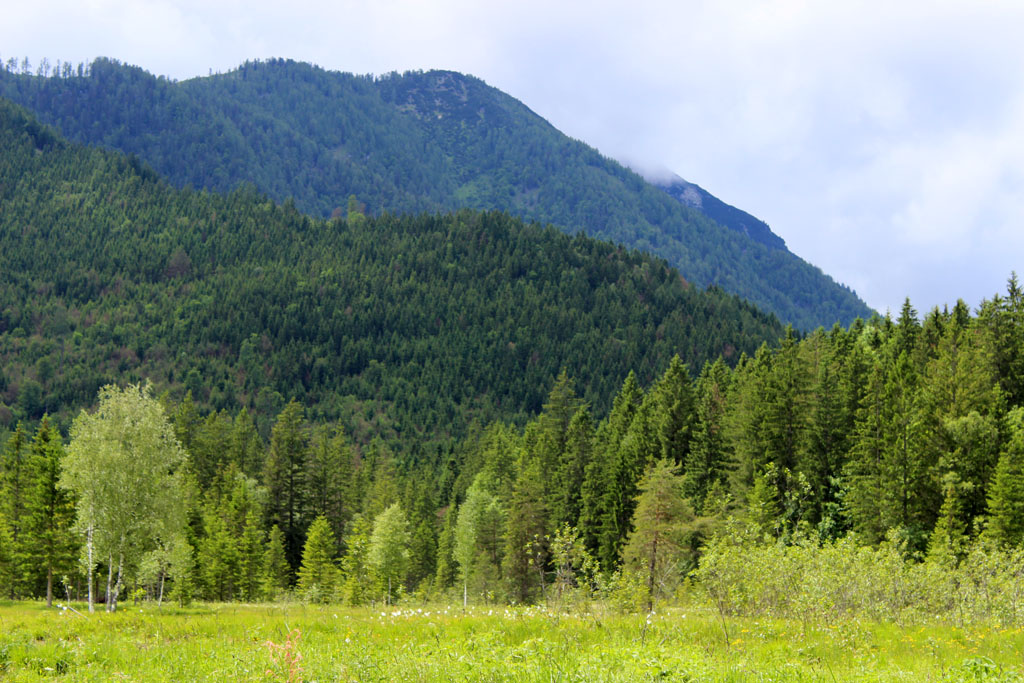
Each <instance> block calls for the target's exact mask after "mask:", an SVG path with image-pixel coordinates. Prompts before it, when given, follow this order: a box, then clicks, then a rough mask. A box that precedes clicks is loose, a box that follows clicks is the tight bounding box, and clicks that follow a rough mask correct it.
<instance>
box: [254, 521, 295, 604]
mask: <svg viewBox="0 0 1024 683" xmlns="http://www.w3.org/2000/svg"><path fill="white" fill-rule="evenodd" d="M290 573H291V567H289V566H288V558H287V556H286V555H285V549H284V534H283V533H282V532H281V529H280V528H279V527H278V526H277V525H276V524H275V525H274V526H273V527H271V529H270V534H269V535H268V536H267V546H266V550H264V552H263V571H262V580H261V584H262V589H263V596H264V597H265V598H266V599H267V600H275V599H276V598H277V597H278V596H279V595H281V593H282V592H284V591H285V590H286V589H287V588H288V576H289V574H290Z"/></svg>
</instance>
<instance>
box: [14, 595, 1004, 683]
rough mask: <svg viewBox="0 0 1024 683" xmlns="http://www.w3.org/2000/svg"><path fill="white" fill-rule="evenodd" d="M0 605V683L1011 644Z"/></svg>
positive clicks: (479, 672)
mask: <svg viewBox="0 0 1024 683" xmlns="http://www.w3.org/2000/svg"><path fill="white" fill-rule="evenodd" d="M75 609H76V610H79V611H78V612H75V611H71V610H66V609H60V608H52V609H46V608H45V607H44V606H43V605H42V604H41V603H26V602H19V603H5V604H0V679H2V680H5V681H8V680H10V681H35V680H51V679H63V680H73V681H117V680H123V681H260V680H266V681H391V680H408V681H448V680H480V681H645V680H681V681H1017V680H1024V675H1022V674H1021V671H1022V670H1024V667H1022V664H1024V662H1022V657H1024V633H1022V630H1021V629H1019V628H1018V629H1013V630H1000V629H996V628H968V629H962V628H955V627H953V626H949V625H942V624H935V625H925V626H921V625H915V626H907V627H900V626H897V625H893V624H879V623H867V622H859V621H849V622H845V623H837V624H832V625H804V624H801V623H799V622H796V621H787V620H775V619H747V618H727V619H726V620H724V621H723V620H722V619H721V618H719V616H718V615H717V614H716V613H713V612H711V611H705V610H703V609H701V608H694V609H685V608H674V609H671V610H669V611H665V612H661V613H654V614H653V615H650V616H636V615H632V616H624V615H621V614H617V613H612V612H603V611H602V610H601V609H600V608H599V607H598V608H595V609H593V610H591V611H588V612H581V613H570V614H566V613H556V612H552V611H548V610H546V609H544V608H539V607H526V608H519V607H517V608H505V607H497V606H496V607H493V608H488V607H480V606H477V607H471V608H469V609H468V610H466V611H463V610H462V609H461V608H455V607H437V606H430V607H427V606H423V607H408V606H405V607H402V608H388V609H385V610H381V609H369V608H361V609H352V608H341V607H332V606H317V607H312V606H303V605H286V606H281V605H278V606H255V605H235V604H224V605H205V606H194V607H191V608H187V609H179V608H176V607H167V606H165V607H164V608H163V609H157V608H155V607H152V606H151V605H149V604H147V605H145V606H144V607H135V606H133V605H131V604H128V605H126V606H125V607H124V608H123V610H121V611H118V612H116V613H113V614H107V613H100V612H97V613H94V614H86V613H84V611H82V610H84V606H82V605H76V606H75Z"/></svg>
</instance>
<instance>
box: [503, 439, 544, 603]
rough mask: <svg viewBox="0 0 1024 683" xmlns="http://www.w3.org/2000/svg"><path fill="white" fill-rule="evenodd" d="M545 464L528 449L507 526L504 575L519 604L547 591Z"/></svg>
mask: <svg viewBox="0 0 1024 683" xmlns="http://www.w3.org/2000/svg"><path fill="white" fill-rule="evenodd" d="M541 467H542V464H541V461H540V459H539V458H533V457H530V455H529V454H527V453H525V452H524V454H523V457H522V458H521V461H520V466H519V476H518V477H517V478H516V483H515V486H514V489H513V493H512V500H511V503H510V505H509V510H508V520H507V523H506V527H505V553H504V558H503V566H502V569H503V571H502V574H503V576H504V578H505V581H506V582H507V583H508V586H509V595H510V597H511V598H512V599H513V600H515V601H516V602H518V603H529V602H533V601H534V600H535V599H536V598H537V597H538V596H539V595H541V594H542V593H543V590H544V569H545V565H546V563H547V560H548V543H547V538H546V533H545V531H546V519H547V510H546V508H545V504H544V487H543V484H542V482H543V480H544V476H543V473H542V470H541Z"/></svg>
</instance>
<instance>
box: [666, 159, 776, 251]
mask: <svg viewBox="0 0 1024 683" xmlns="http://www.w3.org/2000/svg"><path fill="white" fill-rule="evenodd" d="M649 180H650V182H651V183H653V184H654V185H655V186H656V187H659V188H661V189H662V190H664V191H665V192H667V193H668V195H669V196H670V197H674V198H675V199H677V200H678V201H680V202H681V203H683V204H685V205H686V206H689V207H691V208H694V209H697V210H698V211H700V212H701V213H703V214H704V215H705V216H707V217H708V218H710V219H711V220H713V221H715V222H716V223H718V224H719V225H724V226H725V227H727V228H732V229H733V230H736V231H737V232H741V233H743V234H744V235H746V236H747V237H749V238H750V239H752V240H754V241H755V242H759V243H760V244H763V245H764V246H766V247H769V248H771V249H785V248H786V241H785V240H783V239H782V238H781V237H779V236H778V235H776V234H775V233H774V232H772V230H771V228H769V227H768V224H767V223H765V222H764V221H762V220H761V219H760V218H755V217H754V216H751V215H750V214H749V213H747V212H746V211H743V210H742V209H737V208H736V207H735V206H732V205H730V204H726V203H725V202H723V201H722V200H721V199H719V198H718V197H716V196H714V195H713V194H711V193H710V192H708V191H707V190H705V189H704V188H703V187H701V186H700V185H696V184H694V183H691V182H687V181H685V180H683V179H682V178H680V177H679V176H677V175H675V174H673V175H672V176H671V177H669V178H667V179H665V178H652V179H649Z"/></svg>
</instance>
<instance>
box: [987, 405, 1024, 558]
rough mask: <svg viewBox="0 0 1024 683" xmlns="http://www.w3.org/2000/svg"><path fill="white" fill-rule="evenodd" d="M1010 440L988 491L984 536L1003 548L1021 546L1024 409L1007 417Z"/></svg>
mask: <svg viewBox="0 0 1024 683" xmlns="http://www.w3.org/2000/svg"><path fill="white" fill-rule="evenodd" d="M1006 424H1007V431H1008V433H1009V437H1008V439H1007V442H1006V446H1005V447H1004V448H1003V452H1002V454H1001V455H1000V456H999V464H998V465H997V466H996V472H995V476H994V477H993V480H992V485H991V486H990V487H989V491H988V525H987V526H986V527H985V535H986V536H987V537H988V538H990V539H991V540H992V541H994V542H995V543H997V544H999V545H1004V546H1019V545H1021V544H1024V408H1022V407H1019V406H1018V407H1016V408H1014V409H1012V410H1011V411H1010V412H1009V413H1008V414H1007V416H1006Z"/></svg>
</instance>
